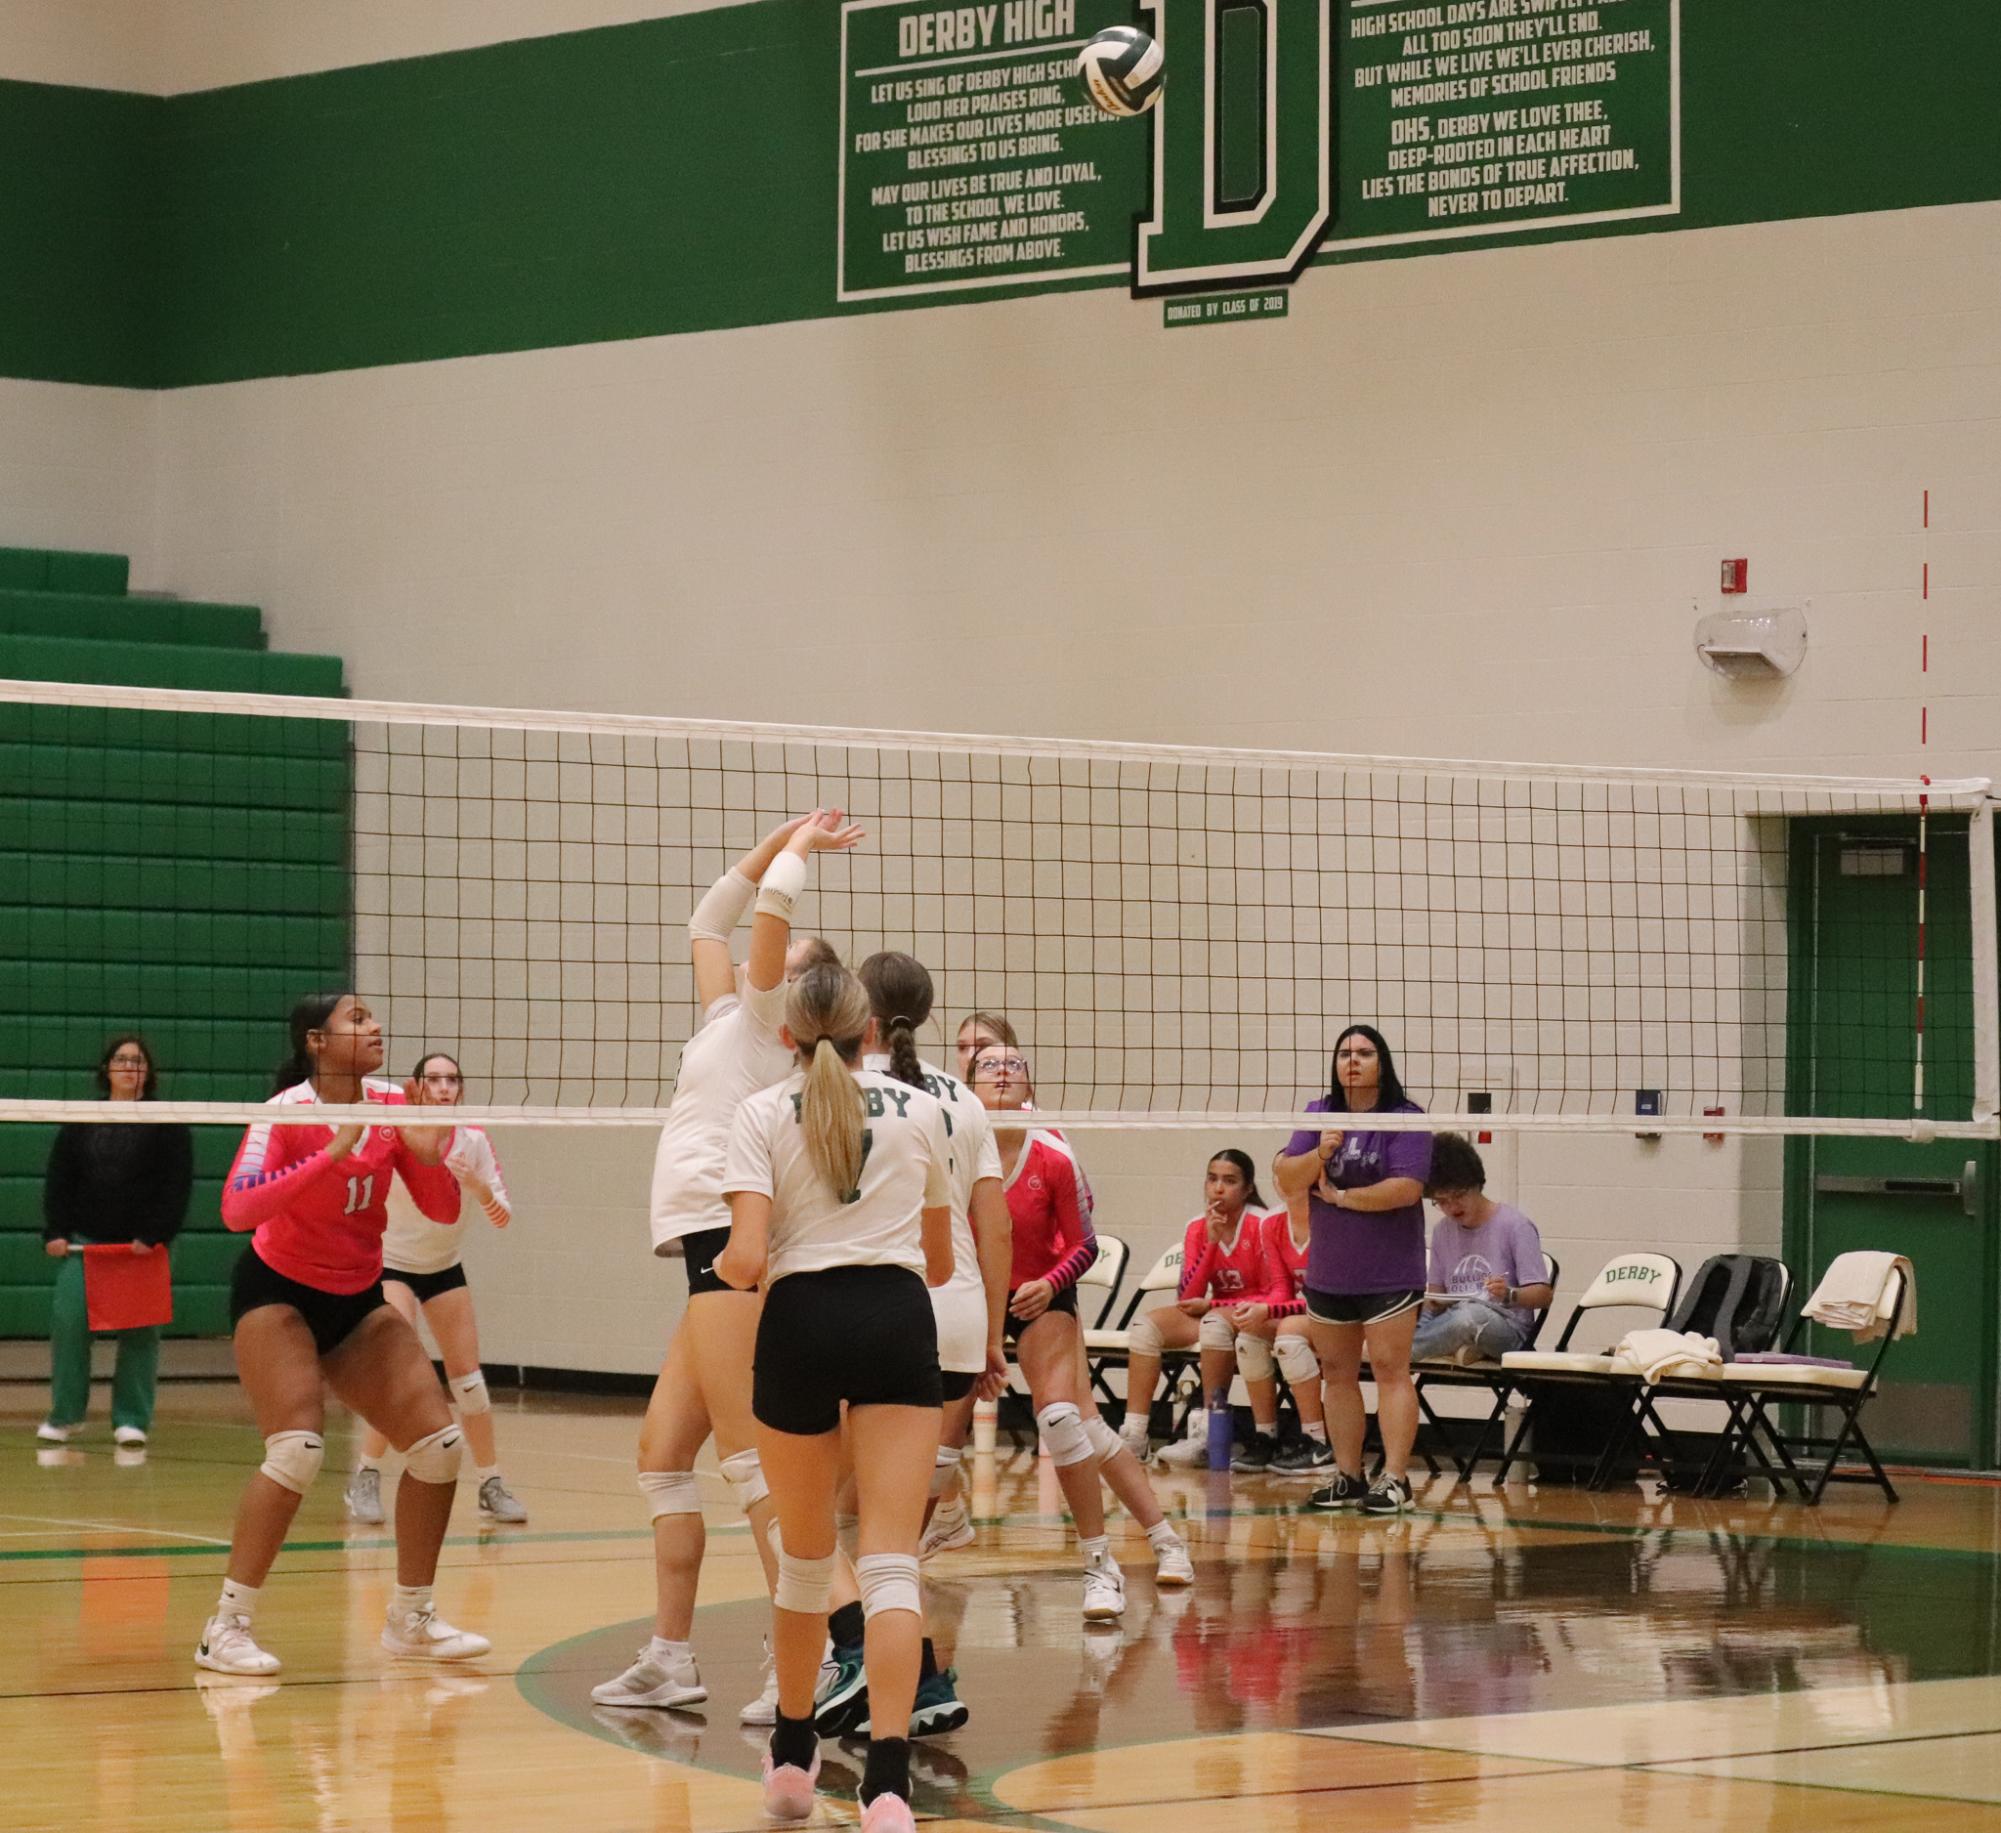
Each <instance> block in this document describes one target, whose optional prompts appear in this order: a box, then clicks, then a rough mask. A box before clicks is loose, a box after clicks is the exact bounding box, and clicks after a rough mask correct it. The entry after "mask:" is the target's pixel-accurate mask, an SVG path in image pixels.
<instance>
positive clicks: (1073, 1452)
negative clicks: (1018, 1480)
mask: <svg viewBox="0 0 2001 1833" xmlns="http://www.w3.org/2000/svg"><path fill="white" fill-rule="evenodd" d="M1035 1429H1036V1430H1037V1431H1038V1432H1040V1433H1041V1434H1042V1442H1043V1443H1044V1444H1045V1445H1047V1446H1048V1447H1049V1461H1050V1462H1051V1463H1052V1464H1054V1465H1055V1466H1056V1467H1057V1468H1058V1469H1059V1470H1062V1469H1066V1468H1067V1467H1068V1466H1070V1465H1072V1464H1081V1463H1083V1462H1084V1460H1085V1459H1086V1458H1090V1457H1095V1456H1096V1455H1097V1454H1096V1453H1095V1452H1094V1451H1093V1450H1092V1449H1091V1436H1090V1434H1089V1433H1088V1432H1086V1431H1085V1430H1084V1417H1083V1415H1082V1414H1081V1413H1079V1412H1078V1411H1077V1409H1076V1408H1075V1407H1074V1406H1072V1405H1071V1403H1070V1402H1069V1401H1067V1400H1059V1401H1057V1402H1055V1403H1054V1404H1053V1405H1051V1406H1046V1407H1044V1408H1043V1409H1042V1411H1041V1412H1039V1413H1038V1414H1036V1416H1035Z"/></svg>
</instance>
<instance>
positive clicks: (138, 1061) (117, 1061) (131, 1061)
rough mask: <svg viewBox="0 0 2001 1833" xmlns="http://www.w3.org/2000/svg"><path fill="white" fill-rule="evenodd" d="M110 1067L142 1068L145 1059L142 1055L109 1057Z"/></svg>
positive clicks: (144, 1065) (144, 1064)
mask: <svg viewBox="0 0 2001 1833" xmlns="http://www.w3.org/2000/svg"><path fill="white" fill-rule="evenodd" d="M111 1067H112V1068H113V1069H144V1068H145V1067H146V1059H145V1058H144V1057H113V1058H112V1059H111Z"/></svg>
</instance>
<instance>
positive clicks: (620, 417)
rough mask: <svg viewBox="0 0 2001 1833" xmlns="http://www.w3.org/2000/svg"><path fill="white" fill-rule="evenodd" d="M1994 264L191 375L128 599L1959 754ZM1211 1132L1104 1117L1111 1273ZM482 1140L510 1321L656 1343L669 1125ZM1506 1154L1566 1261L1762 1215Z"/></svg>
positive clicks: (1563, 1162) (1617, 1161) (1801, 260)
mask: <svg viewBox="0 0 2001 1833" xmlns="http://www.w3.org/2000/svg"><path fill="white" fill-rule="evenodd" d="M1997 280H2001V207H1997V206H1969V207H1964V208H1956V209H1941V210H1930V211H1913V212H1907V213H1901V214H1897V215H1891V216H1876V217H1854V218H1842V219H1834V220H1824V221H1810V222H1800V223H1790V224H1776V225H1770V226H1765V227H1759V228H1754V229H1742V230H1728V231H1715V232H1696V233H1687V234H1678V235H1658V236H1646V237H1633V238H1625V239H1618V240H1606V241H1598V242H1585V243H1577V244H1571V245H1568V246H1559V247H1548V248H1534V249H1527V248H1524V249H1510V250H1503V251H1499V252H1489V253H1480V254H1462V255H1454V256H1447V257H1434V258H1429V259H1424V260H1406V261H1394V262H1383V263H1380V264H1373V265H1356V266H1349V267H1343V268H1339V269H1333V270H1319V271H1315V272H1312V273H1309V274H1308V275H1307V276H1306V277H1305V279H1304V280H1302V281H1301V283H1300V284H1299V286H1298V287H1297V289H1296V291H1295V296H1294V305H1293V312H1292V316H1291V317H1290V318H1289V319H1288V320H1286V321H1285V322H1284V323H1283V324H1280V325H1273V326H1260V327H1244V328H1241V329H1239V328H1236V327H1232V328H1231V329H1229V330H1222V331H1215V332H1211V333H1209V334H1207V335H1205V336H1203V337H1199V338H1194V337H1178V338H1168V337H1164V336H1158V335H1156V328H1157V326H1158V323H1159V318H1158V311H1157V308H1156V307H1154V306H1151V305H1141V304H1136V303H1135V302H1133V301H1131V300H1130V299H1128V298H1126V297H1124V296H1123V295H1120V294H1117V293H1095V294H1077V295H1069V296H1066V297H1061V298H1049V299H1040V300H1027V301H1018V302H1013V303H997V304H991V305H984V306H977V307H969V308H955V309H950V310H943V311H934V312H922V313H907V314H906V313H900V314H894V315H884V316H880V317H865V318H857V319H850V320H846V321H841V322H823V323H817V324H799V325H783V326H774V327H769V328H765V329H760V330H748V331H737V332H731V333H727V334H717V335H704V336H691V337H682V338H668V339H658V340H650V341H643V342H637V343H628V344H617V345H606V346H596V347H589V348H582V349H571V350H556V351H545V352H536V353H530V354H523V355H508V356H499V357H489V358H478V359H471V360H466V361H459V362H448V363H438V364H429V365H422V366H417V367H410V368H401V369H388V370H375V371H368V372H364V373H359V374H351V375H343V376H323V377H311V378H301V379H293V380H278V381H268V382H254V383H246V384H241V385H236V386H230V387H222V388H211V389H197V390H187V391H183V392H179V393H176V394H173V395H171V396H168V397H166V398H165V399H164V401H163V403H162V406H161V425H160V435H159V443H158V447H157V450H158V455H159V473H158V477H159V519H158V528H159V541H160V554H161V564H160V572H159V576H158V578H157V580H155V581H153V583H159V584H163V585H171V586H175V587H180V588H185V589H188V590H191V591H192V590H196V589H199V590H201V591H203V592H206V593H210V594H213V595H217V596H222V597H230V598H249V599H254V600H256V601H258V602H260V603H263V604H264V605H266V606H267V607H268V608H269V610H270V612H271V615H272V619H273V623H274V626H275V629H276V631H277V633H278V635H279V638H280V639H281V640H282V641H283V642H285V643H287V644H289V645H293V646H297V647H302V648H334V649H337V650H339V651H340V652H341V653H342V654H344V655H345V656H346V657H347V658H348V660H349V664H350V667H351V670H352V678H353V681H354V684H355V687H356V690H357V691H358V692H360V693H363V694H369V695H383V696H388V697H399V698H402V697H407V698H422V699H437V700H443V701H459V702H474V703H481V702H483V703H508V702H515V703H520V702H530V703H535V704H544V705H547V704H554V705H564V706H572V707H578V708H585V707H595V708H606V709H615V710H629V711H656V712H668V713H696V712H702V713H721V714H725V715H734V716H741V717H746V718H772V719H812V720H822V721H828V722H833V723H856V724H861V723H868V724H888V725H899V724H901V725H911V726H928V727H933V728H937V727H946V728H959V729H975V730H987V731H999V732H1011V733H1022V732H1035V733H1050V734H1054V735H1058V736H1093V737H1118V738H1151V739H1163V740H1173V741H1186V742H1195V743H1244V742H1252V743H1268V744H1273V745H1288V746H1304V747H1312V748H1327V749H1341V750H1353V751H1383V752H1401V753H1429V754H1433V755H1437V754H1445V755H1461V756H1476V757H1494V758H1533V759H1549V760H1558V761H1584V762H1588V761H1597V762H1604V763H1628V764H1655V765H1674V764H1681V765H1687V766H1690V767H1703V768H1774V769H1777V768H1783V769H1809V770H1827V771H1835V772H1905V771H1916V770H1917V769H1919V768H1920V767H1921V766H1922V767H1924V768H1927V769H1929V770H1931V771H1932V772H1933V773H1934V774H1946V773H1952V772H1979V773H1984V772H1987V771H1990V770H1993V769H1995V768H1996V764H1997V750H2001V747H1997V744H1996V738H1995V734H1996V732H1997V730H2001V728H1997V725H1996V721H1995V715H1996V712H1997V709H2001V648H1997V646H1996V642H1995V639H1994V638H1993V636H1992V615H1993V593H1994V587H1995V584H1996V582H1997V578H1998V577H2001V442H1997V440H1996V437H1995V434H1996V424H1995V422H1996V416H1997V412H2001V310H1997V309H1996V307H1995V306H1994V304H1993V301H1994V300H1996V299H1997V298H2001V289H1997V286H1996V282H1997ZM1108 353H1111V354H1115V355H1116V356H1117V359H1118V360H1116V361H1107V360H1105V359H1106V357H1107V355H1108ZM1120 427H1123V428H1124V429H1125V430H1121V431H1107V430H1106V429H1108V428H1120ZM1926 489H1929V490H1930V491H1931V501H1932V527H1931V530H1930V533H1929V535H1928V536H1927V535H1926V534H1925V533H1924V532H1923V531H1922V530H1921V529H1920V526H1919V519H1920V518H1919V507H1920V500H1921V492H1922V491H1924V490H1926ZM1724 555H1745V556H1748V557H1749V558H1750V561H1751V565H1752V584H1753V587H1754V593H1753V600H1752V602H1753V603H1758V602H1768V601H1771V600H1774V599H1776V600H1781V601H1784V600H1793V599H1800V598H1807V599H1811V600H1812V604H1813V613H1812V617H1813V631H1812V651H1811V654H1810V657H1809V660H1808V662H1807V664H1806V666H1805V668H1804V669H1803V670H1802V671H1801V672H1800V674H1799V675H1798V676H1796V677H1795V678H1794V679H1793V680H1791V681H1790V682H1787V683H1785V684H1784V685H1782V686H1779V687H1776V688H1766V689H1746V688H1741V687H1730V686H1727V685H1725V684H1723V683H1721V682H1719V681H1718V680H1717V679H1716V678H1714V677H1713V676H1710V675H1709V674H1707V673H1706V672H1705V671H1704V670H1703V669H1702V668H1701V667H1700V666H1699V665H1698V663H1697V662H1696V660H1695V658H1694V656H1693V655H1692V653H1691V649H1690V639H1691V631H1692V626H1693V624H1694V621H1695V618H1696V616H1697V614H1698V611H1706V610H1709V609H1713V608H1715V606H1716V604H1717V602H1718V600H1717V599H1716V596H1715V588H1716V576H1717V563H1718V560H1719V559H1720V558H1721V557H1722V556H1724ZM1927 557H1928V558H1929V560H1930V563H1931V568H1932V580H1933V596H1932V599H1931V603H1930V605H1929V607H1925V606H1921V604H1920V602H1919V599H1918V595H1917V591H1916V582H1917V579H1918V572H1919V566H1920V563H1921V562H1922V561H1923V560H1924V559H1925V558H1927ZM1925 629H1929V631H1930V633H1931V638H1932V673H1931V676H1930V678H1929V681H1928V682H1924V681H1921V679H1920V676H1919V673H1918V647H1917V646H1918V637H1919V634H1920V632H1921V631H1922V630H1925ZM1927 689H1928V690H1929V692H1928V698H1929V703H1930V706H1931V719H1930V731H1931V745H1930V748H1929V751H1928V752H1927V753H1926V754H1924V755H1922V756H1921V754H1920V752H1919V749H1918V744H1917V738H1918V708H1919V705H1920V703H1921V699H1923V698H1925V697H1926V690H1927ZM1360 1016H1367V1015H1360ZM939 1047H940V1048H943V1044H942V1040H941V1042H940V1045H939ZM1308 1092H1311V1091H1308V1090H1302V1091H1301V1093H1302V1094H1305V1093H1308ZM1220 1143H1224V1142H1223V1141H1222V1140H1221V1139H1220V1138H1219V1139H1218V1140H1216V1141H1214V1142H1211V1141H1209V1140H1207V1139H1204V1140H1202V1141H1199V1142H1198V1141H1195V1140H1189V1141H1187V1142H1185V1143H1184V1144H1177V1145H1174V1146H1171V1147H1166V1146H1163V1145H1162V1143H1161V1142H1159V1141H1157V1140H1151V1139H1138V1138H1125V1139H1112V1138H1101V1137H1098V1136H1093V1137H1091V1138H1090V1139H1088V1140H1086V1141H1084V1142H1083V1146H1084V1150H1085V1153H1086V1159H1087V1164H1088V1165H1089V1167H1090V1169H1091V1172H1092V1176H1093V1181H1094V1183H1095V1184H1096V1186H1097V1188H1098V1193H1099V1197H1100V1219H1101V1222H1102V1223H1103V1225H1104V1226H1107V1227H1111V1228H1116V1229H1118V1230H1119V1231H1120V1232H1122V1233H1125V1234H1127V1235H1129V1236H1130V1237H1132V1238H1133V1240H1134V1245H1135V1258H1136V1260H1141V1261H1144V1260H1147V1259H1150V1258H1151V1257H1152V1255H1153V1254H1154V1253H1157V1252H1158V1251H1159V1249H1160V1247H1161V1246H1163V1245H1165V1244H1166V1242H1167V1241H1168V1240H1169V1239H1170V1238H1171V1237H1172V1235H1173V1233H1174V1231H1175V1230H1176V1229H1178V1227H1179V1226H1180V1225H1181V1223H1182V1222H1183V1221H1184V1220H1185V1219H1186V1217H1187V1216H1188V1215H1189V1214H1191V1213H1192V1212H1193V1210H1194V1209H1195V1207H1196V1206H1197V1196H1198V1184H1197V1180H1198V1177H1199V1173H1200V1166H1201V1162H1202V1159H1203V1157H1204V1155H1205V1154H1206V1152H1207V1151H1209V1150H1210V1149H1212V1146H1213V1144H1220ZM1241 1143H1245V1144H1246V1145H1250V1146H1253V1147H1255V1148H1256V1149H1257V1150H1258V1152H1259V1153H1260V1156H1261V1157H1262V1156H1263V1155H1265V1154H1266V1153H1268V1151H1269V1149H1270V1147H1271V1146H1272V1145H1273V1144H1275V1143H1276V1142H1275V1141H1245V1142H1241ZM508 1150H509V1158H510V1161H511V1162H512V1163H513V1165H514V1167H515V1177H516V1181H517V1183H518V1185H519V1186H520V1188H521V1192H522V1195H523V1196H524V1199H525V1204H524V1225H523V1227H522V1229H521V1230H520V1231H518V1232H517V1233H516V1234H514V1235H511V1236H509V1237H508V1238H507V1239H506V1240H505V1241H501V1242H495V1243H482V1245H481V1248H480V1250H479V1251H480V1254H481V1264H480V1267H479V1278H480V1282H481V1291H482V1313H483V1318H484V1320H485V1331H486V1336H487V1341H488V1352H487V1353H488V1354H489V1356H490V1357H491V1358H492V1359H493V1360H495V1361H502V1360H508V1361H523V1362H541V1363H554V1364H565V1365H574V1364H583V1365H588V1366H598V1367H619V1368H627V1367H630V1368H639V1367H643V1366H646V1365H647V1364H648V1363H649V1362H650V1361H651V1359H652V1358H653V1357H654V1355H655V1354H656V1353H657V1349H658V1344H659V1342H660V1338H661V1335H662V1331H663V1329H664V1326H665V1322H666V1321H667V1315H668V1312H669V1310H670V1309H671V1305H672V1302H673V1295H674V1291H675V1287H676V1284H677V1281H676V1280H675V1278H674V1277H673V1275H672V1274H671V1273H667V1272H666V1271H665V1270H664V1269H663V1270H662V1276H661V1277H659V1278H651V1277H648V1276H647V1275H646V1274H645V1273H644V1272H643V1271H642V1273H641V1274H640V1276H639V1277H637V1278H635V1277H633V1276H632V1269H634V1268H637V1267H641V1266H642V1263H643V1261H644V1257H645V1246H644V1241H643V1231H642V1228H641V1223H640V1207H641V1204H642V1202H643V1195H644V1186H645V1171H646V1165H647V1161H648V1152H649V1150H650V1142H649V1141H646V1140H644V1139H642V1138H639V1137H633V1138H626V1137H623V1136H614V1137H613V1139H612V1140H611V1141H609V1142H608V1141H607V1140H606V1137H605V1136H604V1135H598V1134H593V1135H590V1136H588V1137H587V1139H586V1140H585V1141H584V1142H583V1143H579V1144H576V1145H571V1144H569V1143H568V1142H566V1141H563V1140H560V1139H555V1138H537V1139H524V1140H522V1141H519V1142H515V1143H513V1144H512V1145H511V1146H510V1147H509V1149H508ZM1496 1184H1497V1187H1498V1188H1501V1189H1503V1190H1504V1191H1505V1192H1506V1193H1507V1194H1509V1195H1512V1196H1514V1197H1516V1198H1517V1199H1518V1200H1520V1201H1521V1202H1523V1203H1524V1205H1525V1206H1526V1207H1527V1208H1528V1209H1529V1211H1530V1213H1532V1214H1534V1215H1536V1216H1537V1217H1538V1219H1539V1220H1540V1221H1541V1222H1542V1223H1543V1225H1544V1227H1545V1231H1546V1233H1547V1235H1548V1237H1549V1240H1550V1243H1551V1245H1552V1247H1553V1248H1554V1249H1555V1251H1557V1252H1558V1253H1559V1254H1561V1255H1562V1256H1563V1258H1564V1260H1565V1263H1566V1268H1567V1276H1566V1284H1567V1285H1569V1286H1570V1288H1571V1289H1572V1290H1573V1291H1574V1290H1575V1289H1576V1287H1577V1285H1579V1284H1581V1283H1582V1281H1583V1280H1584V1279H1585V1278H1587V1277H1588V1275H1589V1273H1590V1271H1592V1270H1594V1269H1595V1267H1596V1266H1597V1264H1599V1263H1600V1262H1601V1261H1602V1260H1603V1259H1604V1258H1605V1257H1606V1256H1607V1255H1608V1254H1609V1253H1611V1252H1612V1251H1614V1249H1615V1248H1616V1247H1618V1246H1621V1245H1627V1244H1630V1243H1632V1242H1635V1241H1640V1240H1646V1241H1657V1242H1660V1243H1662V1244H1664V1245H1667V1246H1668V1247H1670V1249H1671V1250H1672V1251H1673V1252H1675V1253H1676V1254H1677V1255H1678V1256H1679V1257H1680V1258H1681V1259H1682V1260H1683V1261H1684V1262H1685V1263H1688V1264H1691V1265H1692V1264H1693V1262H1694V1261H1696V1260H1698V1259H1700V1258H1701V1257H1702V1255H1703V1254H1705V1253H1708V1252H1713V1251H1716V1250H1719V1249H1727V1248H1732V1247H1736V1246H1740V1245H1755V1246H1760V1247H1772V1246H1775V1245H1776V1243H1777V1241H1778V1237H1779V1194H1778V1185H1779V1172H1778V1153H1777V1150H1776V1148H1775V1147H1772V1146H1769V1145H1764V1144H1758V1145H1742V1144H1737V1143H1732V1144H1729V1145H1725V1146H1722V1147H1711V1146H1707V1145H1704V1144H1702V1143H1701V1142H1699V1141H1696V1140H1668V1141H1665V1142H1663V1143H1661V1144H1659V1145H1643V1144H1641V1143H1639V1142H1638V1141H1637V1140H1633V1139H1629V1138H1626V1137H1624V1136H1614V1137H1609V1138H1605V1139H1601V1140H1592V1141H1568V1140H1565V1141H1557V1140H1536V1141H1530V1142H1527V1143H1525V1144H1524V1145H1523V1146H1522V1147H1521V1148H1520V1152H1519V1170H1518V1173H1517V1174H1516V1175H1515V1176H1513V1177H1512V1178H1507V1177H1504V1176H1497V1178H1496ZM545 1256H546V1258H545Z"/></svg>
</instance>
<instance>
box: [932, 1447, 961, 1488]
mask: <svg viewBox="0 0 2001 1833" xmlns="http://www.w3.org/2000/svg"><path fill="white" fill-rule="evenodd" d="M959 1455H960V1453H959V1447H958V1446H957V1445H940V1446H939V1447H938V1455H937V1456H936V1457H935V1458H934V1459H932V1461H931V1493H932V1495H933V1496H942V1495H943V1494H944V1493H945V1492H946V1491H947V1490H948V1489H950V1488H951V1487H952V1482H953V1479H954V1478H955V1477H957V1476H958V1474H959Z"/></svg>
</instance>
